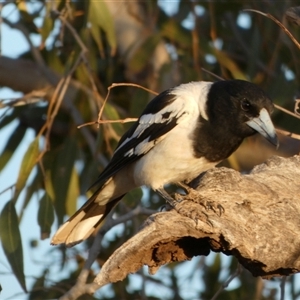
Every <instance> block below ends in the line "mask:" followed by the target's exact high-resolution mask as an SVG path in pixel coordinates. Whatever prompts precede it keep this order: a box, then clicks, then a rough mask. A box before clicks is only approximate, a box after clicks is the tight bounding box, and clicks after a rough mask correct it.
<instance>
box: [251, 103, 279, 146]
mask: <svg viewBox="0 0 300 300" xmlns="http://www.w3.org/2000/svg"><path fill="white" fill-rule="evenodd" d="M246 124H247V125H248V126H250V127H251V128H253V129H254V130H256V131H257V132H258V133H260V134H261V135H262V136H263V137H265V138H266V139H267V140H268V141H269V142H270V143H272V144H273V145H274V146H276V148H277V149H278V147H279V141H278V138H277V134H276V131H275V128H274V125H273V123H272V120H271V118H270V115H269V113H268V111H267V110H266V109H265V108H263V109H262V110H261V111H260V113H259V116H258V117H257V118H253V119H251V120H249V121H248V122H246Z"/></svg>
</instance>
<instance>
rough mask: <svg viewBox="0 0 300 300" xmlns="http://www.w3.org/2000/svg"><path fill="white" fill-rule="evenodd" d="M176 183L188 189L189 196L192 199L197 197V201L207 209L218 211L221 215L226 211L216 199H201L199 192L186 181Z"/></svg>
mask: <svg viewBox="0 0 300 300" xmlns="http://www.w3.org/2000/svg"><path fill="white" fill-rule="evenodd" d="M176 185H178V186H179V187H181V188H183V189H184V190H185V191H186V193H187V195H188V196H189V198H191V200H194V199H197V201H195V202H196V203H199V204H200V205H202V206H203V207H204V208H205V209H206V210H212V211H214V212H215V213H217V214H218V215H219V216H221V215H222V214H223V213H224V212H225V209H224V207H223V206H222V205H221V204H219V203H215V201H209V200H204V199H200V198H199V193H198V192H197V191H196V190H195V189H193V188H192V187H190V186H188V185H187V184H185V183H184V182H177V183H176Z"/></svg>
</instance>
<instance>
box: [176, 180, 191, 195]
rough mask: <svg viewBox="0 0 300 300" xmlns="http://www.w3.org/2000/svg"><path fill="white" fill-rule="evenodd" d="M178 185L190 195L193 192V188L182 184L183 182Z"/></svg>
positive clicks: (177, 183)
mask: <svg viewBox="0 0 300 300" xmlns="http://www.w3.org/2000/svg"><path fill="white" fill-rule="evenodd" d="M176 185H177V186H179V187H181V188H182V189H184V190H185V192H186V193H187V194H189V193H190V191H191V190H193V188H191V187H190V186H188V185H187V184H186V183H184V182H181V181H178V182H176Z"/></svg>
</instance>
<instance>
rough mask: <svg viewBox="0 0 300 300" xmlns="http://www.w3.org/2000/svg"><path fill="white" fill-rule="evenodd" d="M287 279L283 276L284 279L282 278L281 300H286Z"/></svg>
mask: <svg viewBox="0 0 300 300" xmlns="http://www.w3.org/2000/svg"><path fill="white" fill-rule="evenodd" d="M286 279H287V276H282V278H281V283H280V300H284V293H285V284H286Z"/></svg>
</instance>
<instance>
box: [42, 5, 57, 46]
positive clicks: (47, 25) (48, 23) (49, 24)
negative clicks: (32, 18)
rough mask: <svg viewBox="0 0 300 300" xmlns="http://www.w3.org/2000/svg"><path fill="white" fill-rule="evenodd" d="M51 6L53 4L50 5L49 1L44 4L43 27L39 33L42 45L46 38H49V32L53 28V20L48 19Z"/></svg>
mask: <svg viewBox="0 0 300 300" xmlns="http://www.w3.org/2000/svg"><path fill="white" fill-rule="evenodd" d="M52 5H53V3H51V2H50V1H46V2H45V6H46V14H45V16H44V20H43V25H42V27H41V29H40V33H41V37H42V43H44V42H45V41H46V39H47V38H48V36H49V34H50V32H51V31H52V29H53V26H54V22H53V19H52V18H51V17H50V12H51V9H52Z"/></svg>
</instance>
